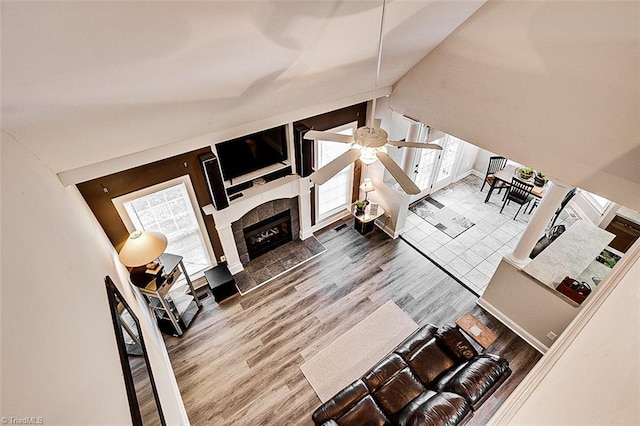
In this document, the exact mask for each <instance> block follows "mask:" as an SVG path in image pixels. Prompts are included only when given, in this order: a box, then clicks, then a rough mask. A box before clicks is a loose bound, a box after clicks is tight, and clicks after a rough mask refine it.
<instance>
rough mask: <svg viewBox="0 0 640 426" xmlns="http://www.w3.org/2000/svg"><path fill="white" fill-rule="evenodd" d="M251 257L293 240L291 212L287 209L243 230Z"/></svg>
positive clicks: (253, 257)
mask: <svg viewBox="0 0 640 426" xmlns="http://www.w3.org/2000/svg"><path fill="white" fill-rule="evenodd" d="M242 232H243V234H244V240H245V243H246V245H247V252H248V254H249V259H250V260H251V259H255V258H256V257H258V256H260V255H262V254H264V253H266V252H268V251H270V250H273V249H275V248H277V247H279V246H281V245H283V244H285V243H288V242H289V241H291V240H292V236H291V213H290V211H289V210H286V211H284V212H282V213H278V214H277V215H274V216H272V217H270V218H267V219H265V220H263V221H260V222H258V223H256V224H255V225H251V226H248V227H246V228H244V229H243V230H242Z"/></svg>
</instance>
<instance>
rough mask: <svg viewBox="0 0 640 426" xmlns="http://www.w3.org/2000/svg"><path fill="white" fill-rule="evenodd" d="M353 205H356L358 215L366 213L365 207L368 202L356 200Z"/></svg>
mask: <svg viewBox="0 0 640 426" xmlns="http://www.w3.org/2000/svg"><path fill="white" fill-rule="evenodd" d="M353 205H354V206H356V211H355V213H356V214H357V215H359V214H364V208H365V207H367V203H366V202H365V201H361V200H356V202H355V203H353Z"/></svg>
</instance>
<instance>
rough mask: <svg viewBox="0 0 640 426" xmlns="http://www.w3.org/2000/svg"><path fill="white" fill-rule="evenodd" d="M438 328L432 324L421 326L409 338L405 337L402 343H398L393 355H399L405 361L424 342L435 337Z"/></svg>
mask: <svg viewBox="0 0 640 426" xmlns="http://www.w3.org/2000/svg"><path fill="white" fill-rule="evenodd" d="M437 331H438V327H436V326H435V325H433V324H427V325H424V326H422V328H420V329H419V330H417V331H416V332H415V333H413V334H411V336H409V337H407V338H406V339H405V340H404V341H403V342H402V343H400V344H399V345H398V346H397V347H396V348H395V350H394V352H395V353H397V354H398V355H400V356H401V357H402V358H403V359H404V360H405V361H406V360H408V359H409V357H411V355H413V352H414V351H415V350H416V349H418V348H419V347H420V346H422V345H423V344H424V343H425V342H428V341H429V340H431V339H432V338H433V336H435V335H436V332H437Z"/></svg>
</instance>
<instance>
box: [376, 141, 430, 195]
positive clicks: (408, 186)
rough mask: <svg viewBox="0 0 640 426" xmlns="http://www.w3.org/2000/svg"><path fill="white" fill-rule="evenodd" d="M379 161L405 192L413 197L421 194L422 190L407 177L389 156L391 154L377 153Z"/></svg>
mask: <svg viewBox="0 0 640 426" xmlns="http://www.w3.org/2000/svg"><path fill="white" fill-rule="evenodd" d="M377 156H378V160H380V162H381V163H382V165H384V167H385V168H386V169H387V170H388V171H389V173H391V176H393V177H394V179H395V180H396V181H397V182H398V183H399V184H400V186H401V187H402V189H403V190H404V192H406V193H407V194H411V195H416V194H419V193H420V188H418V186H417V185H416V184H415V183H413V181H412V180H411V179H410V178H409V176H407V174H406V173H405V172H404V170H402V169H401V168H400V166H398V165H397V164H396V162H395V161H393V158H391V157H390V156H389V154H385V153H384V152H378V153H377Z"/></svg>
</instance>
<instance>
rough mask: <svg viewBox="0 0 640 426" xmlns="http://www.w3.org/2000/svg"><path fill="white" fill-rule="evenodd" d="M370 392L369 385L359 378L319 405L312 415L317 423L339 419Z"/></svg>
mask: <svg viewBox="0 0 640 426" xmlns="http://www.w3.org/2000/svg"><path fill="white" fill-rule="evenodd" d="M368 394H369V390H368V389H367V386H366V385H365V384H364V382H363V381H362V380H359V379H358V380H356V381H355V382H353V383H351V384H350V385H349V386H347V387H346V388H344V389H342V390H341V391H340V392H338V393H337V394H336V395H335V396H334V397H333V398H331V399H330V400H328V401H327V402H325V403H324V404H322V405H321V406H320V407H318V408H317V409H316V411H314V412H313V414H312V415H311V418H312V419H313V422H314V423H315V424H316V425H320V424H324V423H325V422H326V421H328V420H335V419H338V418H340V416H342V415H343V414H345V413H346V412H347V411H349V410H350V409H351V408H353V407H354V406H355V405H356V404H357V403H358V401H359V400H361V399H362V398H364V397H365V396H367V395H368Z"/></svg>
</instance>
